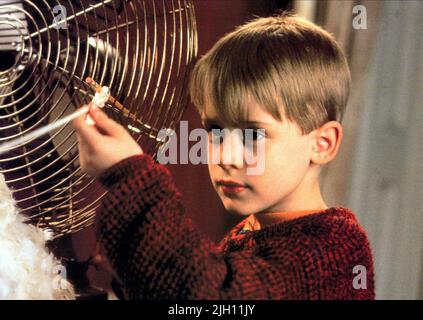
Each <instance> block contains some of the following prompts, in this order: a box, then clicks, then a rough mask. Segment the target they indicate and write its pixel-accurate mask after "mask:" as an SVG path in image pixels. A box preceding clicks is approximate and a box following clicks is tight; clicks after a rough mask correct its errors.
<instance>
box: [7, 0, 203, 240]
mask: <svg viewBox="0 0 423 320" xmlns="http://www.w3.org/2000/svg"><path fill="white" fill-rule="evenodd" d="M58 9H59V10H58ZM63 22H65V23H63ZM63 26H64V28H62V27H63ZM197 50H198V45H197V31H196V21H195V12H194V5H193V3H192V1H191V0H162V1H157V0H134V1H116V0H113V1H112V0H104V1H47V0H44V1H43V0H39V1H26V0H3V1H1V2H0V54H1V57H2V59H0V60H1V61H0V143H2V142H6V141H9V140H11V139H13V138H16V137H18V136H21V135H23V134H25V133H27V132H29V131H32V130H35V129H37V128H39V127H42V126H45V125H47V124H49V123H51V122H54V121H55V120H57V119H60V118H62V117H64V116H66V115H68V114H70V113H72V112H74V111H75V110H76V109H77V108H78V107H80V106H82V105H83V104H87V103H88V102H89V101H90V100H91V99H92V97H93V92H92V91H91V89H90V88H89V86H88V85H87V84H86V83H85V82H84V81H83V79H85V78H86V77H88V76H89V77H91V78H93V79H95V80H96V81H97V82H98V83H100V84H101V85H106V86H108V87H109V88H110V91H111V95H112V96H114V97H115V98H116V99H117V100H118V101H120V102H121V103H122V104H123V105H124V106H125V107H126V108H127V109H128V110H129V114H126V115H125V114H123V113H122V112H121V111H120V110H118V108H117V107H115V106H113V105H110V104H109V105H106V107H105V111H106V113H107V114H108V115H109V116H110V117H112V118H113V119H115V120H116V121H118V122H119V123H121V124H122V125H123V126H124V127H126V128H128V131H129V132H130V133H131V135H132V136H133V137H134V138H135V139H136V140H137V141H138V142H139V143H141V144H142V146H143V149H144V150H145V151H146V152H149V153H151V154H154V155H155V154H156V152H157V149H158V147H159V146H160V143H161V141H160V140H158V139H157V135H158V133H159V131H160V130H161V129H163V128H174V127H175V125H176V123H177V122H178V121H179V120H180V119H181V117H182V113H183V111H184V109H185V107H186V105H187V103H188V99H187V94H186V85H187V76H188V74H189V71H190V69H191V67H192V63H193V61H194V60H195V58H196V56H197ZM0 172H1V173H3V174H4V175H5V177H6V183H7V184H8V186H9V187H10V188H11V189H12V191H13V194H14V197H15V199H16V202H17V205H18V207H20V209H21V211H22V213H24V214H26V215H27V216H28V217H29V218H30V220H31V221H32V222H33V223H35V224H37V225H38V226H39V227H41V228H48V229H52V230H53V231H54V234H55V237H59V236H62V235H65V234H69V233H73V232H77V231H79V230H81V229H82V228H85V227H87V226H89V225H91V224H92V223H93V219H94V215H95V210H96V208H97V207H98V205H99V201H100V200H101V198H102V197H103V196H104V195H105V192H106V191H105V190H104V189H102V188H101V186H100V185H99V184H98V182H96V181H95V180H94V179H93V178H90V177H88V176H87V175H86V174H84V173H82V172H81V169H80V166H79V160H78V149H77V140H76V135H75V132H74V131H73V129H72V127H71V125H70V124H67V125H65V126H63V127H61V128H60V129H58V130H55V131H53V132H51V133H50V134H49V135H45V136H43V137H41V138H37V139H34V140H32V141H30V142H28V143H25V144H23V145H21V146H19V147H17V148H14V149H11V150H9V151H8V152H7V153H5V154H3V155H2V156H1V158H0Z"/></svg>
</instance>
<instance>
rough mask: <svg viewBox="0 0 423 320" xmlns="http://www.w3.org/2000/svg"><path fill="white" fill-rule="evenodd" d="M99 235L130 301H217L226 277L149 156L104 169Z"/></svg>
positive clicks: (168, 179)
mask: <svg viewBox="0 0 423 320" xmlns="http://www.w3.org/2000/svg"><path fill="white" fill-rule="evenodd" d="M100 182H101V183H102V184H103V185H104V186H105V187H106V188H107V189H108V190H109V192H108V193H107V194H106V196H105V197H104V199H103V201H102V204H101V206H100V208H99V215H98V218H97V219H98V221H97V226H98V232H99V235H98V237H99V241H100V242H101V243H102V245H103V247H104V249H105V251H106V254H107V255H108V258H109V260H110V262H111V263H112V266H113V268H114V270H115V272H116V273H117V275H118V277H119V278H120V280H121V282H122V284H123V288H124V291H125V293H126V295H127V296H128V298H129V299H217V298H219V291H220V288H221V286H222V284H223V283H224V278H225V275H226V272H227V268H226V264H225V261H224V259H223V258H222V257H221V256H220V255H219V252H218V250H217V247H216V246H215V245H214V243H213V242H211V240H209V239H208V238H206V237H205V236H203V235H202V234H201V233H200V232H199V231H197V229H195V228H194V226H193V221H192V220H191V219H189V218H188V217H186V215H185V214H184V208H183V205H182V201H181V195H180V194H179V193H178V191H177V190H176V188H175V186H174V184H173V180H172V177H171V175H170V173H169V171H168V170H167V169H166V168H165V167H164V166H162V165H159V164H156V163H154V161H153V160H152V159H151V158H150V157H149V156H148V155H137V156H133V157H130V158H128V159H125V160H123V161H121V162H120V163H118V164H116V165H114V166H113V167H112V168H109V169H108V170H106V172H104V173H103V175H102V176H101V177H100Z"/></svg>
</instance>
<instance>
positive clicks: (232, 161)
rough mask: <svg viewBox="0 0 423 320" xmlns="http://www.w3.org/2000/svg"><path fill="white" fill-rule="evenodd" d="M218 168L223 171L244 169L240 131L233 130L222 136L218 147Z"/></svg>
mask: <svg viewBox="0 0 423 320" xmlns="http://www.w3.org/2000/svg"><path fill="white" fill-rule="evenodd" d="M218 152H219V166H220V167H221V168H223V169H225V170H230V169H231V168H232V169H241V168H243V167H244V143H243V136H242V131H241V130H240V129H233V130H230V131H229V134H226V135H224V137H223V142H222V143H220V145H219V150H218Z"/></svg>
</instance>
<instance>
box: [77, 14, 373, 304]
mask: <svg viewBox="0 0 423 320" xmlns="http://www.w3.org/2000/svg"><path fill="white" fill-rule="evenodd" d="M349 85H350V73H349V69H348V65H347V62H346V59H345V57H344V55H343V53H342V51H341V49H340V48H339V46H338V44H337V43H336V42H335V40H334V39H333V37H332V36H331V35H330V34H328V33H327V32H325V31H324V30H322V29H321V28H319V27H317V26H315V25H313V24H312V23H309V22H306V21H304V20H302V19H300V18H297V17H293V16H289V15H286V14H284V15H281V16H277V17H270V18H260V19H256V20H254V21H252V22H250V23H248V24H246V25H244V26H242V27H240V28H238V29H237V30H235V31H234V32H232V33H230V34H228V35H226V36H225V37H224V38H222V39H221V40H220V41H219V42H218V43H217V44H216V45H215V46H214V47H213V48H212V49H211V50H210V51H209V52H208V53H207V54H206V55H205V56H204V57H202V58H201V59H200V60H199V61H198V63H197V65H196V67H195V69H194V72H193V75H192V79H191V84H190V93H191V97H192V100H193V102H194V104H195V105H196V106H197V108H198V109H199V112H200V114H201V117H202V120H203V123H204V125H205V127H206V129H207V130H208V131H209V137H210V141H209V151H210V153H216V152H217V153H218V154H219V155H220V157H221V158H223V155H224V154H223V150H224V148H222V144H221V142H223V144H225V140H226V139H229V138H228V136H227V135H217V134H216V132H221V131H220V130H221V129H224V128H225V129H229V130H233V129H241V130H245V129H250V130H253V131H254V132H255V135H254V137H253V143H252V145H253V148H252V149H253V150H247V152H253V153H254V152H255V150H256V149H257V147H258V144H259V143H261V142H265V151H264V160H265V166H264V171H263V173H262V174H259V175H248V174H247V169H248V167H249V166H252V164H250V163H246V162H245V161H239V157H237V155H234V154H231V155H230V157H229V158H230V161H229V162H225V161H220V162H218V163H214V162H210V163H209V172H210V177H211V181H212V183H213V186H214V187H215V189H216V192H217V193H218V195H219V196H220V198H221V200H222V202H223V204H224V206H225V208H226V209H227V210H228V211H229V212H232V213H234V214H240V215H244V216H245V217H246V219H245V220H244V221H242V222H241V223H240V224H239V225H237V226H236V227H235V228H234V229H233V230H232V231H230V232H229V234H228V235H227V236H226V237H225V238H224V239H223V240H222V242H221V243H220V244H219V245H218V246H216V245H214V244H213V243H212V242H211V241H210V240H209V239H208V238H207V237H205V236H204V235H203V234H201V233H200V232H199V231H198V230H197V229H196V228H195V227H194V226H193V223H192V221H191V220H190V219H189V218H187V217H186V216H185V214H184V210H183V207H182V205H181V197H180V194H179V193H178V191H177V190H176V188H175V186H174V184H173V182H172V178H171V176H170V174H169V172H168V171H167V169H166V168H164V167H163V166H161V165H159V164H156V163H154V162H153V161H152V160H151V158H150V157H149V156H147V155H145V154H143V152H142V149H141V148H140V147H139V146H138V144H137V143H136V142H135V141H134V140H133V139H132V138H131V137H130V135H129V134H128V133H127V132H126V130H125V129H124V128H123V127H121V126H120V125H118V124H117V123H115V122H113V121H112V120H111V119H109V118H107V116H106V115H105V114H104V113H103V112H102V111H100V110H98V109H96V108H91V110H90V115H91V117H92V118H93V120H94V121H95V123H96V125H95V126H87V125H85V124H84V118H83V117H81V118H78V119H77V120H75V122H74V126H75V129H76V131H77V134H78V140H79V148H80V161H81V166H82V168H83V169H84V170H85V171H86V172H88V173H89V174H91V175H93V176H97V177H98V178H99V179H100V181H101V182H102V183H103V184H104V186H105V187H107V188H108V190H109V193H108V195H107V196H106V197H105V198H104V200H103V203H102V206H101V208H100V214H99V216H98V223H99V240H100V241H101V243H102V244H103V246H104V249H105V251H106V253H107V255H108V258H109V259H110V261H111V263H112V265H113V268H114V270H115V272H116V274H117V275H118V276H119V278H120V280H121V282H122V285H123V288H124V290H125V292H126V295H127V297H128V298H130V299H374V280H373V260H372V255H371V251H370V248H369V243H368V240H367V237H366V235H365V232H364V230H363V229H362V228H361V227H360V226H359V225H358V223H357V220H356V219H355V217H354V214H353V213H352V212H351V211H350V210H348V209H346V208H343V207H333V208H328V207H327V205H326V204H325V202H324V201H323V198H322V196H321V193H320V187H319V181H318V176H319V172H320V169H321V167H322V166H323V165H325V164H327V163H329V162H330V161H332V160H333V159H334V157H335V156H336V153H337V151H338V148H339V145H340V142H341V139H342V126H341V124H340V121H341V118H342V115H343V113H344V110H345V106H346V103H347V98H348V91H349ZM245 131H246V130H245ZM235 140H236V139H235ZM238 140H239V139H238ZM241 140H242V139H241ZM238 143H241V144H242V143H243V142H242V141H241V142H240V141H238ZM242 147H243V148H244V149H246V148H247V144H245V145H244V146H242ZM234 149H235V148H234ZM231 150H232V149H231ZM226 151H227V149H226ZM244 151H245V150H244ZM230 152H232V151H230ZM205 213H206V210H205ZM357 268H358V269H357ZM357 270H361V272H362V273H361V274H358V273H357ZM363 270H364V271H363ZM357 277H359V281H358V280H357Z"/></svg>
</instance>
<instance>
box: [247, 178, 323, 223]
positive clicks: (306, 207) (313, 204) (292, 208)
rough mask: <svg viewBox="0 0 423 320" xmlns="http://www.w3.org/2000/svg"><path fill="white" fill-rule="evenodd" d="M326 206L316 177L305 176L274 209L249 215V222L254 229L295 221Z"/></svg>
mask: <svg viewBox="0 0 423 320" xmlns="http://www.w3.org/2000/svg"><path fill="white" fill-rule="evenodd" d="M327 208H328V206H327V205H326V203H325V202H324V200H323V197H322V194H321V192H320V183H319V179H318V175H315V174H311V173H310V174H309V175H306V176H305V177H304V179H303V181H302V182H301V183H300V185H299V186H298V187H297V188H296V189H295V190H294V191H293V192H292V193H291V194H290V195H289V196H288V197H287V198H286V199H285V201H284V202H283V203H282V204H280V205H279V206H277V207H275V208H271V209H269V210H266V211H265V212H260V213H256V214H254V215H251V216H250V217H251V218H250V219H249V221H250V223H253V224H254V226H255V228H257V227H258V228H264V227H266V226H269V225H273V224H277V223H280V222H284V221H289V220H293V219H297V218H300V217H303V216H306V215H309V214H313V213H316V212H319V211H323V210H326V209H327Z"/></svg>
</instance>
